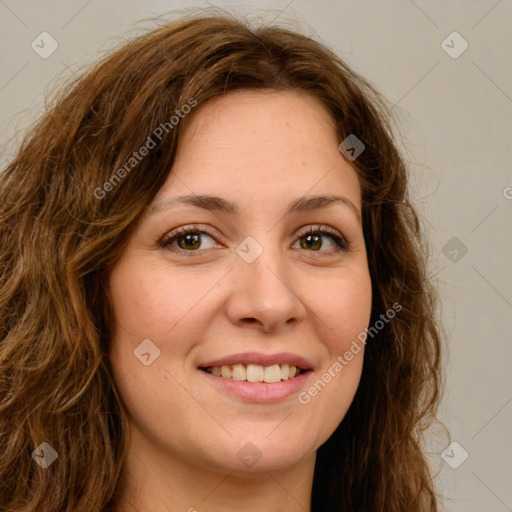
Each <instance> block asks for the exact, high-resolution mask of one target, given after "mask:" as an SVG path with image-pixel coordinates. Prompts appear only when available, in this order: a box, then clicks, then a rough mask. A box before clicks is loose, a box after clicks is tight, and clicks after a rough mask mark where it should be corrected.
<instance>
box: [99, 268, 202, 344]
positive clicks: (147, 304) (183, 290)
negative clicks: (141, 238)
mask: <svg viewBox="0 0 512 512" xmlns="http://www.w3.org/2000/svg"><path fill="white" fill-rule="evenodd" d="M206 281H207V282H205V279H204V276H203V277H201V276H199V275H197V276H194V275H188V276H186V277H185V276H181V275H180V273H179V272H170V271H169V269H168V268H162V267H161V266H154V268H153V267H151V268H148V267H147V266H146V265H142V266H141V265H136V264H134V263H128V262H119V263H118V265H117V266H116V267H115V268H114V270H113V271H112V273H111V276H110V279H109V292H110V293H109V295H110V300H111V304H112V310H113V312H114V316H115V323H116V325H117V326H118V328H120V329H121V330H123V331H125V332H126V333H130V334H132V335H133V336H136V337H141V336H142V338H151V337H154V338H155V339H159V340H163V339H164V338H166V337H167V335H169V333H170V332H171V331H172V330H173V329H174V328H175V326H177V325H178V324H180V323H181V322H182V321H183V319H184V318H186V316H187V315H188V314H189V313H190V311H191V310H192V309H193V308H194V307H195V306H196V305H197V303H198V302H199V300H200V298H201V297H202V296H204V294H205V293H206V291H207V290H208V289H209V288H210V287H211V285H210V283H209V280H206Z"/></svg>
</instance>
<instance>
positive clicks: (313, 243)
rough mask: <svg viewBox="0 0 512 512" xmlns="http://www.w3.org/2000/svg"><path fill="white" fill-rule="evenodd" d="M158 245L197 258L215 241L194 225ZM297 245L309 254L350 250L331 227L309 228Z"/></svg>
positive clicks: (171, 235) (341, 237)
mask: <svg viewBox="0 0 512 512" xmlns="http://www.w3.org/2000/svg"><path fill="white" fill-rule="evenodd" d="M203 235H204V236H206V237H208V238H209V239H210V243H209V244H207V246H206V247H205V246H204V245H202V240H201V236H203ZM322 238H327V239H329V240H330V242H329V243H328V244H327V249H323V248H324V245H325V243H324V241H323V240H322ZM212 242H213V243H212ZM158 243H159V245H160V246H161V247H163V248H169V249H170V250H172V251H173V252H177V253H182V254H185V253H188V254H186V255H187V256H195V255H196V254H197V255H198V254H200V253H201V251H199V249H203V250H207V249H212V248H213V247H214V246H215V239H214V237H213V235H210V234H209V233H208V232H207V231H205V230H204V229H201V227H200V226H198V225H197V224H193V225H190V226H183V227H180V228H177V229H175V230H174V231H171V232H170V233H169V234H168V235H165V236H164V238H163V239H162V240H160V241H159V242H158ZM297 243H300V247H299V249H304V250H307V251H309V252H322V253H324V252H325V253H333V252H334V253H336V252H339V251H346V250H348V249H349V248H350V246H349V243H348V242H347V241H346V240H345V238H343V236H340V235H339V234H338V233H337V231H334V230H332V228H330V227H329V226H324V225H318V226H309V227H308V228H307V229H306V230H305V231H303V232H302V233H301V234H300V235H299V236H298V237H297V240H296V242H295V244H297ZM295 244H294V245H295ZM292 247H293V246H292ZM320 249H322V250H320ZM194 253H196V254H194Z"/></svg>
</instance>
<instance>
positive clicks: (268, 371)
mask: <svg viewBox="0 0 512 512" xmlns="http://www.w3.org/2000/svg"><path fill="white" fill-rule="evenodd" d="M201 370H204V371H206V372H208V373H210V374H212V375H213V376H215V377H223V378H225V379H234V380H238V381H245V382H266V383H267V384H272V383H276V382H281V381H282V380H289V379H293V378H295V377H297V376H299V375H300V374H301V373H304V372H305V371H306V370H305V369H303V368H300V367H297V366H295V365H293V364H272V365H270V366H262V365H259V364H252V363H247V364H241V363H239V364H232V365H223V366H208V367H206V368H201Z"/></svg>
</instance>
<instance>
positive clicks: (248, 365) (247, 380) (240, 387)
mask: <svg viewBox="0 0 512 512" xmlns="http://www.w3.org/2000/svg"><path fill="white" fill-rule="evenodd" d="M197 369H198V370H199V373H200V374H201V375H204V377H205V381H204V382H205V383H208V384H209V385H211V386H213V388H214V389H217V390H218V391H220V392H221V393H223V394H227V395H230V396H232V397H234V398H236V399H237V400H242V401H244V402H249V403H261V404H263V403H267V404H268V403H276V402H280V401H282V400H285V399H288V398H290V397H292V396H293V395H295V394H297V393H298V392H299V391H300V390H301V389H303V388H304V387H305V386H306V385H307V384H308V383H309V381H310V380H311V376H312V375H313V373H314V369H313V365H312V363H311V362H310V361H309V360H308V359H306V358H304V357H301V356H299V355H296V354H292V353H280V354H273V355H269V354H261V353H257V352H246V353H244V354H236V355H231V356H227V357H223V358H222V359H216V360H214V361H208V362H204V363H202V364H200V365H199V366H198V367H197Z"/></svg>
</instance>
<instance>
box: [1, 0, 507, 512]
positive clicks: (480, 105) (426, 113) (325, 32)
mask: <svg viewBox="0 0 512 512" xmlns="http://www.w3.org/2000/svg"><path fill="white" fill-rule="evenodd" d="M206 5H217V6H222V7H224V8H226V9H228V10H234V11H236V12H240V13H244V12H255V11H256V10H257V9H258V8H263V9H265V10H266V14H265V17H266V19H268V20H269V21H270V20H272V19H278V20H279V21H280V22H284V23H286V24H287V25H288V26H290V27H292V28H295V29H297V30H300V31H302V32H303V33H306V34H308V35H312V36H313V37H316V38H318V39H320V40H322V41H323V42H324V43H326V44H328V45H330V46H331V47H333V49H334V50H335V51H337V52H338V53H339V54H340V55H341V56H342V57H343V58H345V59H346V60H347V61H348V63H349V64H351V65H352V66H353V67H354V68H355V69H357V70H358V71H360V72H361V73H363V74H364V75H365V76H367V77H368V78H369V79H370V80H371V81H372V82H373V83H374V84H375V85H376V86H377V87H378V88H379V89H380V90H381V92H383V93H384V95H385V96H386V97H387V98H388V99H389V100H390V101H391V102H392V103H395V104H397V109H398V111H399V113H400V115H401V118H402V125H401V126H402V131H403V134H404V135H405V139H404V150H405V151H406V153H407V157H408V160H409V161H410V165H411V170H412V174H413V182H414V183H413V193H412V196H413V198H415V200H416V202H417V205H418V207H419V208H420V211H421V213H422V219H423V224H424V226H425V228H426V229H428V232H429V235H430V237H431V239H432V254H431V258H432V259H431V271H432V272H433V273H434V274H436V275H437V278H438V282H439V286H440V291H441V295H442V317H443V319H444V322H445V326H446V330H447V333H448V336H449V345H450V357H449V360H448V361H447V370H448V372H447V375H448V377H447V385H446V394H445V399H444V402H443V406H442V411H441V412H442V414H441V418H442V420H443V421H444V422H445V424H446V425H447V426H448V427H449V430H450V435H451V439H452V440H454V441H456V442H457V443H459V445H460V446H461V447H462V448H463V449H464V450H466V451H467V452H468V454H469V457H468V459H467V460H466V461H465V462H464V463H463V464H461V465H460V466H459V467H458V468H457V469H453V468H452V467H450V465H449V464H448V463H447V462H445V459H446V460H447V461H449V462H450V463H451V464H452V465H454V462H457V461H459V458H460V457H461V454H462V453H463V452H462V451H461V448H459V447H455V449H454V451H451V450H448V452H445V459H443V458H442V457H441V454H442V452H443V451H444V449H445V448H446V440H445V439H444V438H441V437H439V436H436V437H433V438H432V441H431V444H430V445H429V446H430V449H431V450H432V456H431V460H432V464H433V466H434V468H435V469H438V470H439V471H440V473H439V475H440V476H439V488H440V490H441V491H442V492H443V493H444V494H445V495H446V496H447V498H446V501H445V509H446V510H447V511H451V512H462V511H464V512H473V511H474V512H477V511H478V512H481V511H485V512H505V511H507V510H509V511H510V510H512V486H511V485H510V484H511V483H512V462H511V461H512V443H511V439H512V434H511V424H512V403H511V402H512V377H511V371H510V366H511V360H512V348H511V343H510V329H511V327H512V323H511V317H512V242H511V234H512V230H511V227H510V226H511V220H512V172H511V168H512V165H511V157H510V150H511V146H512V144H511V143H512V72H511V69H512V66H511V63H512V36H511V27H512V19H511V14H512V2H511V1H510V0H500V1H496V0H478V1H471V2H470V1H454V0H449V1H447V0H443V1H440V0H436V1H430V2H428V1H426V0H415V1H414V2H413V1H412V0H392V1H386V2H378V1H377V0H374V1H369V0H365V1H359V2H356V1H352V2H348V1H343V0H337V1H334V0H323V1H318V0H317V1H316V2H312V1H306V0H286V1H277V0H276V1H274V2H269V1H261V2H258V3H257V4H256V2H254V3H253V5H254V6H253V7H250V6H248V5H247V4H246V3H244V4H242V3H240V4H236V3H235V2H226V1H222V2H221V1H217V2H215V3H210V4H206V2H199V1H197V2H188V3H186V2H178V1H171V0H168V1H163V0H160V1H157V0H152V1H149V0H148V1H142V0H140V1H136V0H129V1H121V0H115V1H113V0H111V1H109V2H106V1H100V0H92V1H87V0H81V1H78V0H73V1H64V0H52V1H46V2H36V1H35V0H30V1H28V0H26V1H15V0H0V142H2V143H3V144H2V145H3V149H2V153H1V163H2V164H5V162H7V161H8V160H9V158H10V157H11V156H12V154H13V148H14V147H15V142H14V143H12V142H11V143H10V144H9V145H6V144H5V143H6V141H7V140H8V139H11V138H12V137H14V136H15V135H16V134H17V133H18V134H19V133H21V132H23V130H24V129H25V128H27V127H29V126H30V124H31V123H32V122H33V120H34V119H35V118H36V117H37V115H38V114H39V113H40V112H41V110H42V108H43V107H44V97H45V93H46V92H51V90H52V89H53V87H54V86H55V84H58V83H59V81H60V80H62V79H64V78H67V77H69V76H70V75H72V74H74V73H76V72H77V71H78V70H79V69H80V68H81V66H83V65H84V64H86V63H88V62H91V61H94V60H96V59H97V58H98V57H99V56H100V55H101V54H102V52H105V51H107V50H108V49H109V48H111V47H112V46H113V45H114V44H118V43H119V42H120V41H121V38H122V37H126V36H129V35H134V34H135V33H137V30H140V29H141V28H143V27H149V26H151V23H149V22H146V23H143V24H141V25H138V28H137V27H135V25H134V21H136V20H140V19H143V18H150V17H153V16H156V15H159V14H164V13H166V12H169V11H172V10H173V9H179V8H182V7H185V6H186V7H188V6H206ZM256 5H257V7H256ZM43 31H46V32H48V33H50V34H51V36H52V37H53V38H54V39H55V40H56V41H57V42H58V45H59V46H58V49H57V50H56V51H55V52H54V53H53V54H52V55H50V56H49V57H48V58H47V59H43V58H41V57H40V56H39V55H38V54H37V53H36V52H35V51H34V50H33V49H32V48H31V42H32V41H33V40H35V39H36V37H37V36H38V35H39V34H40V33H41V32H43ZM453 31H456V32H458V33H459V34H460V35H461V36H462V38H464V40H465V41H467V43H468V44H469V46H468V48H467V50H466V51H464V52H463V53H462V54H461V55H460V56H458V58H452V57H451V56H450V55H448V53H446V51H445V50H444V49H443V47H442V45H441V43H442V42H443V41H444V40H445V39H446V38H447V36H448V35H449V34H451V33H452V32H453ZM452 40H453V41H452ZM461 43H462V41H461V40H458V39H457V36H455V38H454V37H453V36H451V37H450V38H448V40H447V42H446V43H445V44H447V45H449V46H452V48H451V49H450V48H446V49H447V50H449V51H451V52H452V53H454V52H455V54H457V53H459V52H460V50H461V49H462V48H463V47H462V46H461ZM15 140H16V139H14V141H15ZM453 237H456V239H455V240H452V241H451V242H450V243H449V245H446V244H447V243H448V242H449V241H450V240H451V239H452V238H453ZM462 244H463V245H462ZM464 247H466V248H467V253H465V254H463V251H464ZM443 251H444V252H443ZM452 448H453V447H452ZM447 455H448V456H447Z"/></svg>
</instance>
